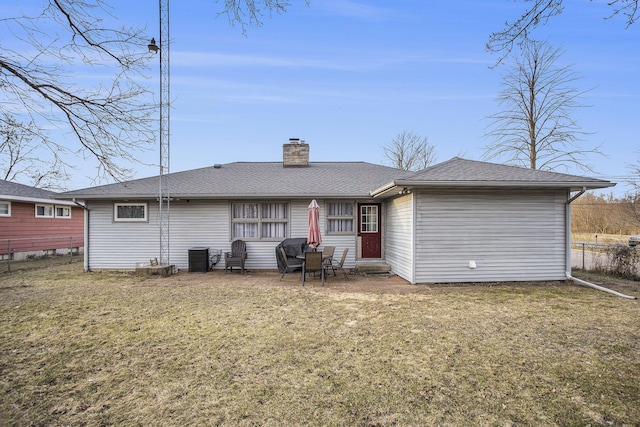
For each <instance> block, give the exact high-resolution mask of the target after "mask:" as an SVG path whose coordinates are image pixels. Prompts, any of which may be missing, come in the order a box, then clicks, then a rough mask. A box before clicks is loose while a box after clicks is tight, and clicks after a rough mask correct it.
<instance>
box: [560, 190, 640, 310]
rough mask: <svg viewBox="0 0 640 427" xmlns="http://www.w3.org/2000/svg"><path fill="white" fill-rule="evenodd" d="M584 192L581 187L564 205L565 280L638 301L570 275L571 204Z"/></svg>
mask: <svg viewBox="0 0 640 427" xmlns="http://www.w3.org/2000/svg"><path fill="white" fill-rule="evenodd" d="M585 191H587V187H582V190H580V191H579V192H578V193H577V194H575V195H574V196H572V197H570V198H569V200H567V203H566V204H565V227H566V232H565V236H566V253H567V256H566V260H565V266H566V268H565V270H566V271H565V275H566V276H567V279H569V280H572V281H574V282H575V283H577V284H579V285H582V286H587V287H589V288H593V289H597V290H599V291H603V292H607V293H610V294H613V295H616V296H619V297H622V298H628V299H638V298H637V297H634V296H631V295H626V294H623V293H621V292H618V291H614V290H613V289H609V288H605V287H604V286H600V285H596V284H594V283H591V282H587V281H586V280H582V279H578V278H576V277H573V276H572V275H571V202H573V201H574V200H576V199H577V198H578V197H580V196H582V195H583V194H584V193H585Z"/></svg>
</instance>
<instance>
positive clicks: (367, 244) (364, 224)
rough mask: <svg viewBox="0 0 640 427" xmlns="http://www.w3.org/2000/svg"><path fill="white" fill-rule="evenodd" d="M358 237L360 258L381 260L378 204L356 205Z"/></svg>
mask: <svg viewBox="0 0 640 427" xmlns="http://www.w3.org/2000/svg"><path fill="white" fill-rule="evenodd" d="M358 236H360V241H361V245H362V258H382V233H381V231H380V204H359V205H358Z"/></svg>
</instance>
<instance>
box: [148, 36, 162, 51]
mask: <svg viewBox="0 0 640 427" xmlns="http://www.w3.org/2000/svg"><path fill="white" fill-rule="evenodd" d="M147 47H148V48H149V52H153V53H158V51H159V50H160V48H159V47H158V45H157V44H156V39H155V38H153V39H151V41H150V42H149V45H148V46H147Z"/></svg>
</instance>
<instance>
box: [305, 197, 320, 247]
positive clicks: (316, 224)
mask: <svg viewBox="0 0 640 427" xmlns="http://www.w3.org/2000/svg"><path fill="white" fill-rule="evenodd" d="M307 243H308V244H309V246H311V247H312V248H313V249H316V248H317V247H318V246H320V243H322V235H321V234H320V206H318V202H316V199H313V200H312V201H311V203H310V204H309V233H308V234H307Z"/></svg>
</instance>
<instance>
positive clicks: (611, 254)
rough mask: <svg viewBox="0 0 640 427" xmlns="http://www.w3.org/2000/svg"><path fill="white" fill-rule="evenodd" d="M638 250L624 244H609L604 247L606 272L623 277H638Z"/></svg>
mask: <svg viewBox="0 0 640 427" xmlns="http://www.w3.org/2000/svg"><path fill="white" fill-rule="evenodd" d="M639 266H640V251H638V250H637V249H636V248H634V247H630V246H625V245H611V246H608V247H607V249H606V272H607V273H611V274H615V275H616V276H619V277H623V278H625V279H631V280H638V279H640V269H639Z"/></svg>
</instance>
